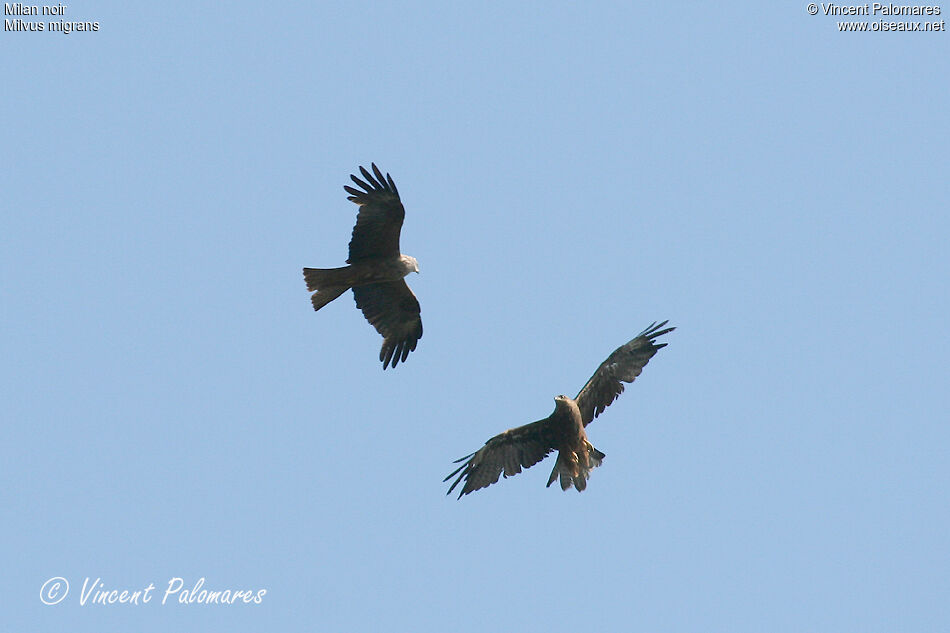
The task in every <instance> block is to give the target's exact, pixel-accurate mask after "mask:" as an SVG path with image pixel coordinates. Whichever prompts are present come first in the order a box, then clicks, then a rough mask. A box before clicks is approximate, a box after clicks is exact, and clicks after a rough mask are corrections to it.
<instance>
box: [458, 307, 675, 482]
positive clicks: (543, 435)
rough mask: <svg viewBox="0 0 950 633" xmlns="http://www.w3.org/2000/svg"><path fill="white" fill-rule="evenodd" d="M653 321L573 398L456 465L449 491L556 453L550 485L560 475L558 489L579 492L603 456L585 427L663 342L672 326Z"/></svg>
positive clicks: (495, 478) (507, 474)
mask: <svg viewBox="0 0 950 633" xmlns="http://www.w3.org/2000/svg"><path fill="white" fill-rule="evenodd" d="M666 324H667V321H663V322H662V323H660V324H657V323H653V324H652V325H650V327H648V328H647V329H645V330H644V331H643V332H641V333H640V334H638V335H637V337H636V338H634V339H633V340H631V341H630V342H628V343H626V344H624V345H621V346H620V347H618V348H617V349H615V350H614V351H613V353H611V354H610V356H608V357H607V360H605V361H604V362H602V363H601V364H600V367H598V368H597V371H595V372H594V375H593V376H591V378H590V380H588V381H587V384H586V385H584V387H583V388H582V389H581V390H580V392H578V394H577V397H576V398H574V399H571V398H568V397H567V396H558V397H556V398H555V399H554V404H555V406H554V412H553V413H552V414H551V415H549V416H548V417H546V418H544V419H543V420H538V421H537V422H532V423H531V424H526V425H524V426H519V427H517V428H514V429H509V430H507V431H505V432H504V433H501V434H499V435H496V436H495V437H493V438H491V439H490V440H488V441H487V442H485V446H483V447H482V448H481V449H479V450H478V451H476V452H474V453H472V454H471V455H466V456H465V457H462V458H461V459H458V460H456V461H455V463H457V464H458V463H461V464H462V465H461V466H459V467H458V468H457V469H455V471H454V472H452V473H451V474H450V475H449V476H448V477H446V478H445V479H444V480H443V481H448V480H449V479H451V478H453V477H456V479H455V481H454V482H453V483H452V486H451V487H450V488H449V491H448V493H446V494H449V493H451V492H452V491H453V490H455V487H456V486H458V485H459V483H461V482H462V481H464V482H465V483H464V485H463V486H462V490H461V492H459V499H461V498H462V496H463V495H467V494H468V493H470V492H473V491H475V490H479V489H481V488H485V487H487V486H490V485H491V484H493V483H495V482H496V481H498V478H499V477H500V476H502V475H504V476H505V477H511V476H512V475H517V474H518V473H520V472H521V469H522V468H530V467H531V466H534V465H535V464H537V463H538V462H540V461H541V460H542V459H544V458H545V457H547V456H548V453H550V452H551V451H555V450H556V451H558V456H557V462H556V463H555V464H554V470H552V471H551V476H550V477H549V478H548V484H547V485H548V486H550V485H551V484H552V483H554V481H555V480H556V479H560V484H561V489H562V490H567V489H568V488H570V487H571V485H573V486H574V487H575V488H576V489H577V491H578V492H580V491H582V490H584V489H585V488H586V487H587V479H588V477H589V476H590V471H591V470H592V469H593V468H596V467H597V466H600V464H601V462H602V461H603V459H604V454H603V453H601V452H600V451H598V450H597V449H596V448H594V446H593V445H592V444H591V443H590V441H588V439H587V432H586V431H585V430H584V429H585V427H586V426H587V425H588V424H590V423H591V421H593V419H594V418H596V417H597V416H598V415H600V414H601V413H603V411H604V409H606V408H607V407H608V406H609V405H610V403H612V402H613V401H614V400H616V399H617V397H618V396H619V395H620V394H621V393H623V388H624V386H623V383H625V382H633V381H634V380H635V379H636V377H637V376H639V375H640V372H641V371H642V370H643V368H644V366H646V364H647V363H648V362H649V360H650V359H651V358H653V355H654V354H656V353H657V351H658V350H660V349H662V348H663V347H666V343H659V344H657V343H656V339H657V338H658V337H660V336H663V335H664V334H668V333H669V332H672V331H673V330H674V329H676V328H672V327H670V328H666V329H662V328H663V327H664V326H665V325H666Z"/></svg>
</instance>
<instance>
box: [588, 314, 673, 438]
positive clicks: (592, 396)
mask: <svg viewBox="0 0 950 633" xmlns="http://www.w3.org/2000/svg"><path fill="white" fill-rule="evenodd" d="M667 323H668V321H663V323H660V324H659V325H658V324H657V323H656V322H654V323H653V324H652V325H651V326H650V327H648V328H647V329H645V330H643V331H642V332H640V334H638V335H637V337H636V338H635V339H633V340H632V341H630V342H628V343H625V344H624V345H621V346H620V347H618V348H617V349H615V350H614V351H613V353H612V354H611V355H610V356H608V357H607V360H605V361H604V362H602V363H601V364H600V367H598V368H597V371H595V372H594V375H593V376H591V377H590V380H588V381H587V384H586V385H584V388H583V389H581V390H580V393H578V394H577V398H575V400H576V401H577V407H578V408H579V409H580V410H581V418H583V420H584V426H587V425H588V424H590V423H591V421H592V420H593V419H594V418H596V417H597V416H598V415H600V414H601V413H603V411H604V409H606V408H607V406H608V405H609V404H610V403H611V402H613V401H614V400H616V399H617V396H619V395H620V394H621V393H623V383H625V382H633V381H634V379H635V378H636V377H637V376H639V375H640V372H641V371H642V370H643V368H644V366H646V364H647V363H648V362H649V361H650V359H651V358H653V355H654V354H656V353H657V351H658V350H660V349H661V348H663V347H666V343H660V344H657V343H656V340H655V339H656V338H657V337H659V336H663V335H664V334H667V333H669V332H672V331H673V330H675V329H676V328H672V327H670V328H666V329H665V330H662V329H660V328H662V327H663V326H665V325H666V324H667Z"/></svg>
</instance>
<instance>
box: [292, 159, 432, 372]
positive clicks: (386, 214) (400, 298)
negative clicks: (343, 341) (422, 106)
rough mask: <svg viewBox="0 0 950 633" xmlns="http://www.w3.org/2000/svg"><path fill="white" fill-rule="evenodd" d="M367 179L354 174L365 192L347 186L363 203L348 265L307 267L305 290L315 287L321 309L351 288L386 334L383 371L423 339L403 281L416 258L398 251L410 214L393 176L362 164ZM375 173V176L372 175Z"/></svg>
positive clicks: (352, 196) (417, 312)
mask: <svg viewBox="0 0 950 633" xmlns="http://www.w3.org/2000/svg"><path fill="white" fill-rule="evenodd" d="M360 172H361V173H362V174H363V178H365V179H366V180H365V182H364V181H363V180H360V179H359V178H357V177H356V176H355V175H352V174H351V175H350V178H352V179H353V182H354V183H356V184H357V185H358V186H359V187H361V188H362V189H363V190H362V191H360V190H358V189H354V188H353V187H350V186H348V185H344V187H343V188H344V189H345V190H346V192H347V193H349V194H350V195H349V196H347V199H349V200H352V201H353V202H355V203H356V204H358V205H359V206H360V211H359V214H358V215H357V216H356V226H354V227H353V236H352V238H350V257H349V259H347V260H346V263H347V264H349V266H344V267H342V268H304V269H303V277H304V280H305V281H306V282H307V290H310V291H311V292H312V291H314V290H315V291H316V292H314V294H313V296H312V297H311V298H310V300H311V301H312V302H313V309H314V310H319V309H320V308H322V307H323V306H325V305H326V304H328V303H330V302H331V301H333V300H334V299H336V298H337V297H339V296H340V295H341V294H343V293H344V292H346V291H347V290H349V289H350V288H352V289H353V297H354V298H355V299H356V307H357V308H359V309H360V310H362V311H363V316H364V317H366V320H367V321H369V322H370V323H371V324H372V326H373V327H375V328H376V331H377V332H379V333H380V334H381V335H382V337H383V346H382V348H381V349H380V350H379V360H381V361H383V369H386V367H387V366H390V367H395V366H396V365H397V364H398V363H399V362H400V361H405V360H406V358H407V357H408V356H409V352H411V351H413V350H414V349H416V344H417V343H418V341H419V339H420V338H422V318H421V317H420V316H419V315H420V312H421V310H420V308H419V301H418V300H417V299H416V296H415V295H414V294H412V290H410V289H409V286H408V285H406V281H405V280H404V279H403V277H405V276H406V275H408V274H409V273H412V272H415V273H417V272H419V263H418V262H417V261H416V259H415V258H414V257H410V256H408V255H403V254H401V253H400V252H399V232H400V230H401V229H402V221H403V218H404V217H405V215H406V211H405V209H403V206H402V202H401V201H400V200H399V191H397V190H396V183H394V182H393V179H392V178H391V177H390V175H389V174H386V177H385V178H383V174H382V173H381V172H380V171H379V168H378V167H376V165H375V164H373V173H372V174H371V173H369V171H367V170H366V168H364V167H360ZM374 176H375V177H374Z"/></svg>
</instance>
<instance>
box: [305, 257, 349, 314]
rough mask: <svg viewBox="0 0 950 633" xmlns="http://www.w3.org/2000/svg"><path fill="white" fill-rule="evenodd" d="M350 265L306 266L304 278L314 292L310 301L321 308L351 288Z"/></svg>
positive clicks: (314, 307) (309, 288)
mask: <svg viewBox="0 0 950 633" xmlns="http://www.w3.org/2000/svg"><path fill="white" fill-rule="evenodd" d="M349 272H350V271H349V266H347V267H344V268H304V269H303V279H304V281H306V282H307V290H309V291H311V292H313V291H314V290H316V292H314V293H313V296H312V297H310V301H311V302H312V303H313V309H314V310H319V309H320V308H322V307H323V306H325V305H326V304H328V303H330V302H331V301H333V300H334V299H336V298H337V297H339V296H340V295H341V294H343V293H344V292H346V291H347V290H349V289H350V284H349V283H348V282H349V281H350V280H349V276H350V275H349Z"/></svg>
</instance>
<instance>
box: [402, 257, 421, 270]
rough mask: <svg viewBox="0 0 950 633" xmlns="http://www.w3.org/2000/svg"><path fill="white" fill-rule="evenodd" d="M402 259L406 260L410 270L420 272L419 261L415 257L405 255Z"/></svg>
mask: <svg viewBox="0 0 950 633" xmlns="http://www.w3.org/2000/svg"><path fill="white" fill-rule="evenodd" d="M402 259H403V261H404V262H406V266H407V267H408V268H409V272H411V273H417V272H419V262H418V261H416V258H415V257H412V256H411V255H403V256H402Z"/></svg>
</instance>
